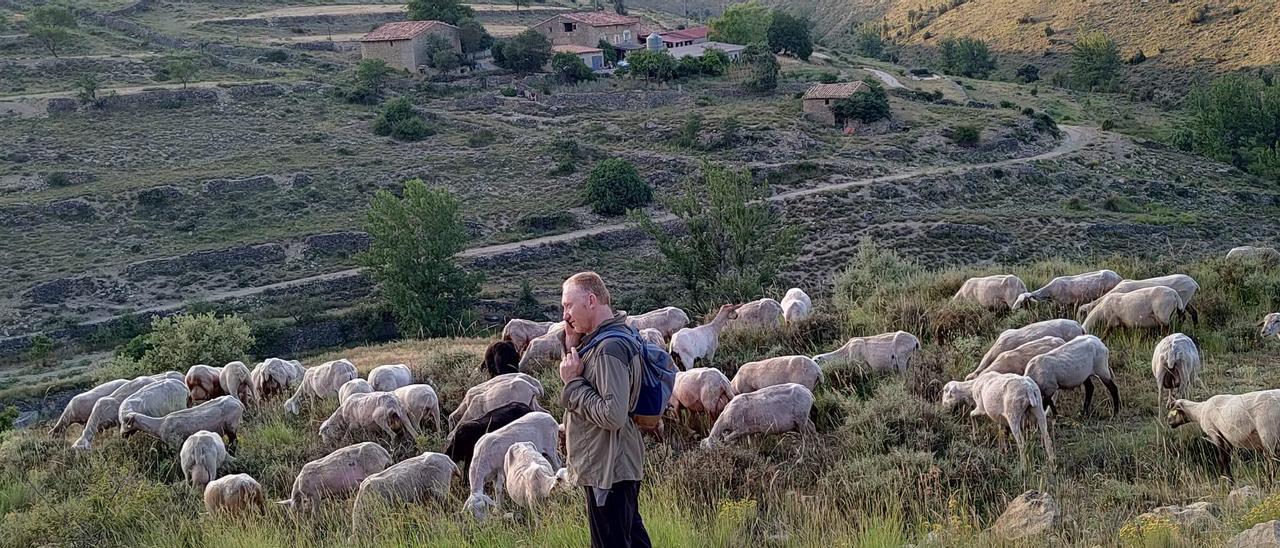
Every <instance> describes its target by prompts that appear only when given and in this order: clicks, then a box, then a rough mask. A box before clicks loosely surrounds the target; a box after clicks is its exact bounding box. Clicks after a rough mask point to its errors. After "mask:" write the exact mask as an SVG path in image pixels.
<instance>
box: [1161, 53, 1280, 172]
mask: <svg viewBox="0 0 1280 548" xmlns="http://www.w3.org/2000/svg"><path fill="white" fill-rule="evenodd" d="M1185 105H1186V106H1185V110H1186V113H1187V116H1188V121H1187V123H1186V126H1185V128H1184V129H1183V130H1182V131H1181V132H1180V133H1178V134H1177V135H1176V136H1175V143H1176V144H1177V145H1178V146H1179V147H1181V148H1184V149H1187V150H1193V151H1195V152H1197V153H1200V154H1203V155H1205V156H1208V157H1210V158H1213V159H1215V160H1219V161H1223V162H1230V163H1231V164H1233V165H1235V166H1236V167H1239V168H1242V169H1248V170H1249V171H1250V172H1253V173H1256V174H1258V175H1260V176H1263V177H1267V178H1270V179H1273V180H1275V181H1280V82H1275V81H1273V82H1272V83H1270V84H1268V83H1267V82H1266V81H1265V80H1264V79H1262V78H1259V77H1258V76H1253V75H1244V74H1232V75H1227V76H1222V77H1219V78H1217V79H1215V80H1213V82H1211V83H1210V84H1209V85H1207V86H1201V87H1197V88H1195V89H1194V90H1192V92H1191V93H1190V94H1189V95H1188V96H1187V100H1186V102H1185Z"/></svg>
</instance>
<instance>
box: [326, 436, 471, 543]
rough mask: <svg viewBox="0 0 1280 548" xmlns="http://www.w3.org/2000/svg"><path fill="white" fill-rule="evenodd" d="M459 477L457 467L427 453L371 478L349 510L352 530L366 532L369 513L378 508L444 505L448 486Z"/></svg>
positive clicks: (449, 461)
mask: <svg viewBox="0 0 1280 548" xmlns="http://www.w3.org/2000/svg"><path fill="white" fill-rule="evenodd" d="M456 475H459V471H458V465H457V464H455V463H454V462H453V461H452V460H450V459H449V457H448V456H446V455H444V454H441V453H432V452H426V453H423V454H421V455H418V456H416V457H411V458H407V459H405V460H402V461H400V462H397V463H395V464H394V465H392V466H391V467H389V468H387V469H386V470H383V471H381V472H378V473H376V474H372V475H370V476H369V477H367V478H365V479H364V481H362V482H360V488H359V490H358V491H357V492H356V501H355V504H354V505H352V508H351V530H352V532H354V533H358V532H360V531H362V530H364V529H367V526H368V525H369V520H370V518H371V516H370V515H369V514H370V512H372V511H373V508H375V507H376V505H378V504H383V505H393V504H423V503H425V502H427V501H431V500H434V501H436V502H444V501H445V500H446V499H448V498H449V484H450V483H451V482H452V480H453V477H454V476H456Z"/></svg>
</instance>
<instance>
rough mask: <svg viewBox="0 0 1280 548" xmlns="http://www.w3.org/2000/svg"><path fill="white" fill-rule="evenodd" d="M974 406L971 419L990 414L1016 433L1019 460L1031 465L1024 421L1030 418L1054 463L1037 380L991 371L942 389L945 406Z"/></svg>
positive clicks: (1051, 444) (989, 416)
mask: <svg viewBox="0 0 1280 548" xmlns="http://www.w3.org/2000/svg"><path fill="white" fill-rule="evenodd" d="M961 404H965V405H973V406H974V409H973V411H971V412H970V413H969V416H970V417H977V416H981V415H986V416H987V417H988V418H990V419H991V420H992V421H994V422H995V423H996V424H1002V425H1003V426H1005V427H1006V428H1008V429H1009V432H1010V433H1012V434H1013V441H1014V442H1015V443H1016V444H1017V445H1018V457H1019V459H1020V460H1021V462H1022V463H1023V464H1024V465H1025V464H1026V462H1027V447H1026V440H1025V439H1024V437H1023V435H1022V425H1023V421H1024V420H1026V419H1027V417H1028V413H1030V417H1032V418H1034V419H1035V421H1036V427H1037V428H1039V429H1040V440H1041V442H1042V443H1043V444H1044V452H1045V454H1046V455H1048V457H1049V462H1053V460H1054V454H1053V440H1051V439H1050V438H1049V421H1048V420H1047V419H1046V418H1045V415H1044V402H1043V400H1042V399H1041V394H1040V387H1039V386H1037V385H1036V383H1035V381H1033V380H1031V379H1029V378H1027V377H1024V376H1022V375H1019V374H1016V373H997V372H994V371H988V372H986V373H983V374H982V375H979V376H978V378H977V379H974V380H968V381H964V382H958V381H951V382H948V383H947V384H946V386H944V387H943V388H942V407H943V408H945V409H948V410H950V409H954V408H955V407H956V406H957V405H961Z"/></svg>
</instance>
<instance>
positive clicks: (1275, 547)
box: [1227, 520, 1280, 548]
mask: <svg viewBox="0 0 1280 548" xmlns="http://www.w3.org/2000/svg"><path fill="white" fill-rule="evenodd" d="M1227 546H1229V547H1230V548H1280V520H1271V521H1268V522H1264V523H1259V524H1257V525H1254V526H1253V528H1251V529H1249V530H1247V531H1244V532H1242V533H1240V534H1238V535H1236V536H1234V537H1231V540H1230V541H1228V542H1227Z"/></svg>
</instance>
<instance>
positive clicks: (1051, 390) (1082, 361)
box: [1026, 335, 1120, 416]
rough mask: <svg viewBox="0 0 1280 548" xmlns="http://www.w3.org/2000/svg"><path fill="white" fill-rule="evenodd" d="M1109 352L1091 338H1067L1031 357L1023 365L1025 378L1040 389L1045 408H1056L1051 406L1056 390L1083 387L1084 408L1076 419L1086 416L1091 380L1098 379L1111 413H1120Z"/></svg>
mask: <svg viewBox="0 0 1280 548" xmlns="http://www.w3.org/2000/svg"><path fill="white" fill-rule="evenodd" d="M1109 354H1110V353H1109V352H1108V350H1107V345H1105V344H1102V340H1101V339H1099V338H1097V337H1095V336H1093V335H1081V336H1079V337H1076V338H1074V339H1071V340H1069V341H1067V342H1066V344H1063V345H1062V346H1059V347H1057V348H1055V349H1053V350H1050V351H1048V352H1046V353H1044V354H1041V355H1039V356H1036V357H1034V358H1031V361H1029V362H1027V371H1026V375H1027V376H1028V377H1030V378H1031V380H1033V381H1035V382H1036V385H1037V386H1039V387H1040V397H1041V400H1043V401H1044V405H1045V408H1047V409H1053V411H1054V413H1055V414H1057V407H1055V406H1054V404H1053V396H1054V395H1055V394H1057V393H1058V391H1059V390H1069V389H1072V388H1075V387H1077V386H1080V385H1084V408H1083V409H1082V410H1081V412H1080V416H1085V415H1088V414H1089V405H1090V404H1092V403H1093V381H1092V380H1090V379H1091V378H1092V377H1098V380H1100V381H1102V384H1103V385H1106V387H1107V392H1109V393H1110V395H1111V408H1112V413H1113V414H1115V415H1118V414H1120V391H1119V390H1117V389H1116V382H1115V378H1114V376H1113V375H1112V374H1111V367H1110V365H1108V363H1107V361H1108V356H1109Z"/></svg>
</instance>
